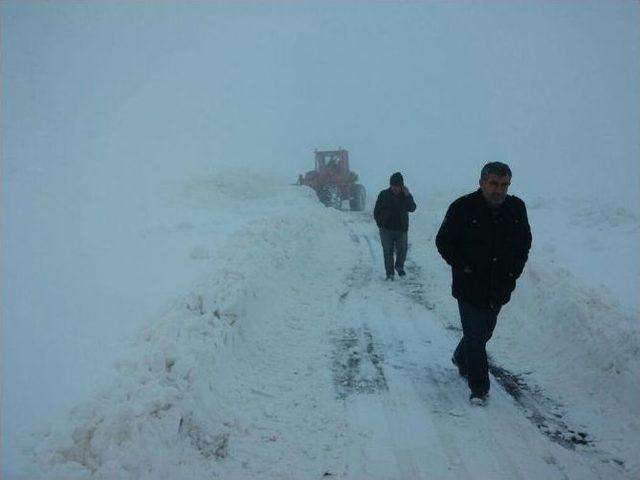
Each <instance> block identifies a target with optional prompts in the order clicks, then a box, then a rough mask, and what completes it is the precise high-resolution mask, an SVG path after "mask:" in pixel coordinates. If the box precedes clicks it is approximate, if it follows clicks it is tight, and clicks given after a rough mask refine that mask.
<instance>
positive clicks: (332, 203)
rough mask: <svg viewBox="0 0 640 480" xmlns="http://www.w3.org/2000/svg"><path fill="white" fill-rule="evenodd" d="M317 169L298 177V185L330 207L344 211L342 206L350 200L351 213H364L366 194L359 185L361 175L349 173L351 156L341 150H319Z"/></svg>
mask: <svg viewBox="0 0 640 480" xmlns="http://www.w3.org/2000/svg"><path fill="white" fill-rule="evenodd" d="M314 153H315V157H316V168H315V170H310V171H308V172H307V173H305V174H304V176H303V175H302V174H301V175H300V176H299V177H298V185H307V186H309V187H311V188H313V189H314V190H315V191H316V193H317V194H318V198H319V199H320V201H321V202H322V203H323V204H325V205H326V206H327V207H334V208H337V209H340V208H342V202H343V201H344V200H349V207H350V208H351V210H355V211H361V210H364V204H365V200H366V191H365V188H364V186H363V185H361V184H359V183H356V182H357V181H358V175H357V174H356V173H355V172H352V171H351V170H349V152H347V151H346V150H344V149H342V148H340V149H339V150H331V151H323V152H319V151H318V150H316V151H315V152H314Z"/></svg>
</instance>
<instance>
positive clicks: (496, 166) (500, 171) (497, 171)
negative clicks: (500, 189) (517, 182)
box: [480, 162, 512, 180]
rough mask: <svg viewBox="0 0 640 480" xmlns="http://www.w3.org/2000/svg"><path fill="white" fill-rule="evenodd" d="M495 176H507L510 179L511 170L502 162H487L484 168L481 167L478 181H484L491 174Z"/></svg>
mask: <svg viewBox="0 0 640 480" xmlns="http://www.w3.org/2000/svg"><path fill="white" fill-rule="evenodd" d="M492 173H493V174H494V175H497V176H499V177H504V176H508V177H509V178H511V176H512V175H511V169H510V168H509V165H507V164H506V163H502V162H489V163H487V164H486V165H485V166H484V167H482V171H481V172H480V180H484V179H485V178H487V177H488V176H489V175H491V174H492Z"/></svg>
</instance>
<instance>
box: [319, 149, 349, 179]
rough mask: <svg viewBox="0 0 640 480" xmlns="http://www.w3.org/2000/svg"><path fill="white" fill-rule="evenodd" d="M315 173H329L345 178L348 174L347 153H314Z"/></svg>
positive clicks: (336, 151) (342, 151) (343, 151)
mask: <svg viewBox="0 0 640 480" xmlns="http://www.w3.org/2000/svg"><path fill="white" fill-rule="evenodd" d="M315 153H316V172H318V173H321V172H325V171H330V172H331V173H334V174H337V175H340V176H345V175H347V174H348V173H349V152H347V151H346V150H332V151H325V152H318V151H316V152H315Z"/></svg>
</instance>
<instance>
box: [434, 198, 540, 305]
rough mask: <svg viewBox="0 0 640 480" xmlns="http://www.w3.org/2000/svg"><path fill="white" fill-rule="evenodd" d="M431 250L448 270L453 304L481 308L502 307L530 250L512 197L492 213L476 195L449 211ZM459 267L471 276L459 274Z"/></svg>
mask: <svg viewBox="0 0 640 480" xmlns="http://www.w3.org/2000/svg"><path fill="white" fill-rule="evenodd" d="M436 246H437V247H438V251H439V252H440V255H442V257H443V258H444V259H445V260H446V262H447V263H448V264H449V265H451V267H452V276H453V284H452V294H453V296H454V297H455V298H457V299H459V300H463V301H466V302H468V303H471V304H472V305H475V306H477V307H481V308H490V307H497V306H499V305H504V304H505V303H507V302H508V301H509V300H510V298H511V292H513V290H514V289H515V286H516V280H517V279H518V277H519V276H520V274H521V273H522V270H523V269H524V265H525V263H526V262H527V258H528V256H529V249H530V248H531V229H530V227H529V220H528V219H527V208H526V206H525V204H524V202H523V201H522V200H520V199H519V198H518V197H515V196H512V195H507V197H506V199H505V200H504V202H503V203H502V205H501V206H500V207H499V208H497V209H496V210H493V209H492V208H491V207H490V206H489V204H488V203H487V201H486V200H485V199H484V197H483V196H482V190H480V189H478V190H477V191H476V192H474V193H471V194H469V195H465V196H464V197H460V198H459V199H457V200H456V201H455V202H453V203H452V204H451V205H450V206H449V210H447V215H446V217H445V219H444V222H443V223H442V226H441V227H440V230H439V231H438V235H437V236H436ZM465 267H468V268H470V269H471V273H465V272H464V270H465Z"/></svg>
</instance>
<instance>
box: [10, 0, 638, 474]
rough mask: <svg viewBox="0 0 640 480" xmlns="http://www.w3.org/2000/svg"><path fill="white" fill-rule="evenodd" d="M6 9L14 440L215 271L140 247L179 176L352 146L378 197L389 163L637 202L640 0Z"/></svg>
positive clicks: (439, 181) (540, 191)
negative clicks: (510, 175) (492, 164)
mask: <svg viewBox="0 0 640 480" xmlns="http://www.w3.org/2000/svg"><path fill="white" fill-rule="evenodd" d="M0 9H1V10H0V11H1V15H2V16H1V22H2V23H1V25H0V27H1V28H0V31H1V38H0V40H1V43H0V47H1V58H0V62H1V75H2V78H1V86H0V87H1V89H2V90H1V97H2V104H1V108H2V111H1V124H0V128H1V134H2V144H1V148H2V150H1V161H2V164H1V168H2V258H1V266H2V278H1V280H2V322H3V325H2V334H3V339H2V342H3V344H2V351H3V354H2V355H3V373H2V377H3V412H2V413H3V418H2V429H3V433H2V435H3V438H2V441H3V444H4V445H7V444H8V442H9V440H10V435H11V434H15V433H16V432H17V431H18V429H25V430H28V429H29V428H32V427H33V426H34V425H37V424H39V423H40V422H42V421H44V420H45V419H48V418H49V417H50V416H51V415H52V414H53V413H52V412H58V411H60V410H61V409H62V408H63V406H65V405H69V404H72V403H74V402H76V401H77V400H78V399H80V398H83V397H84V396H85V395H86V394H87V393H88V392H89V391H91V390H93V388H94V386H95V385H97V384H102V383H104V381H105V377H106V376H107V375H109V374H110V373H109V372H110V367H109V365H110V363H111V362H112V361H113V360H114V358H115V357H116V356H117V354H118V353H119V352H120V351H121V349H122V346H121V345H122V343H124V342H126V341H128V340H130V339H131V338H132V337H133V335H134V333H135V332H136V331H137V329H138V328H139V326H140V325H141V324H142V322H143V321H144V320H145V319H148V318H150V317H153V316H154V315H156V314H157V313H158V312H160V311H162V310H163V309H164V308H166V306H167V305H168V304H170V303H171V302H172V301H173V300H174V299H175V297H176V296H177V295H179V294H180V293H184V291H185V290H187V289H188V288H189V286H190V285H191V284H192V282H193V281H194V278H198V277H201V276H204V275H206V273H207V270H206V268H205V267H206V266H204V267H203V266H200V267H197V268H196V267H185V266H184V265H183V264H182V263H180V262H179V261H178V260H176V259H175V258H174V257H173V256H172V255H173V254H174V252H175V251H176V248H177V247H176V245H174V244H172V243H171V242H166V243H163V244H162V245H160V246H158V245H156V247H155V248H154V249H153V251H149V250H147V248H146V246H145V244H144V243H142V242H140V241H138V240H137V239H136V238H137V237H136V235H138V233H139V230H140V228H141V227H144V228H148V227H149V219H158V218H161V217H162V218H165V219H166V218H167V217H170V216H171V214H172V212H175V211H176V209H175V208H174V207H175V205H174V201H175V200H174V199H175V196H174V195H173V194H172V191H173V189H175V188H180V185H183V184H184V182H187V181H190V180H189V179H197V178H203V177H206V176H207V175H209V174H210V173H212V172H213V173H216V172H221V171H227V170H228V169H230V168H235V169H246V171H247V172H251V173H252V174H254V173H259V174H263V173H268V174H271V175H272V176H273V177H274V178H276V179H277V181H279V182H281V183H287V182H294V181H295V180H296V179H297V175H298V174H299V173H301V172H304V171H306V170H308V169H310V168H311V167H312V164H313V150H314V149H315V148H320V149H325V148H326V149H329V148H336V147H338V146H342V147H345V148H347V149H348V150H349V152H350V155H351V163H352V168H353V169H354V170H355V171H357V172H358V173H359V174H360V177H361V180H362V182H363V183H364V184H365V185H366V186H367V189H368V192H369V195H370V197H371V196H372V195H375V193H376V192H377V190H379V189H381V188H383V187H384V186H385V185H386V184H387V182H388V178H389V175H390V174H391V173H392V172H394V171H396V170H400V171H402V172H403V174H404V175H405V179H406V182H407V185H408V186H409V187H410V188H411V189H412V191H413V192H414V193H415V194H416V196H417V197H420V198H428V196H429V195H431V194H435V193H438V192H446V193H449V192H451V191H459V192H465V191H469V190H471V189H473V188H475V186H476V184H477V178H478V173H479V169H480V168H481V166H482V165H483V164H484V163H485V162H487V161H493V160H499V161H504V162H506V163H508V164H509V165H510V166H511V167H512V170H513V172H514V179H513V192H514V193H516V194H518V195H520V196H522V197H523V198H524V199H525V200H527V201H529V200H533V199H544V200H545V201H549V200H550V201H551V202H553V201H556V200H558V201H563V202H565V203H564V205H566V202H575V203H581V202H583V201H584V200H585V199H586V198H587V197H592V198H591V199H590V202H594V203H600V204H602V205H604V206H607V208H609V207H610V208H611V209H616V208H618V207H625V208H627V209H629V210H630V211H632V212H634V213H635V214H636V215H637V212H638V207H637V206H638V204H639V200H640V198H639V191H640V188H639V185H638V181H639V175H640V173H639V163H640V162H639V161H638V159H639V158H640V142H639V129H640V119H639V115H640V112H639V109H638V105H640V98H639V95H638V92H639V89H638V85H640V66H639V60H638V59H639V58H640V55H639V53H640V52H639V51H638V50H639V45H640V33H639V32H640V28H639V27H638V24H639V23H638V19H639V15H638V4H637V2H631V1H607V2H601V1H595V2H583V1H580V2H538V1H535V2H534V1H530V2H521V1H517V2H506V1H505V2H498V1H491V2H464V1H461V2H364V1H362V2H338V1H330V2H311V1H307V2H298V3H294V2H275V1H273V2H222V1H220V2H178V1H173V2H133V1H131V2H123V1H118V2H82V1H68V2H67V1H65V2H44V1H34V2H19V1H5V2H2V4H0ZM237 188H239V189H242V188H243V186H242V185H238V186H237ZM589 204H591V203H589ZM545 205H546V208H549V204H548V203H546V204H545ZM176 215H177V214H176ZM206 215H207V212H205V211H203V212H202V218H206ZM250 215H251V212H247V216H250ZM176 218H177V217H176ZM554 221H555V220H554ZM229 224H230V227H229V228H231V226H232V225H233V219H229ZM556 224H557V225H560V226H561V225H563V219H558V220H557V222H556ZM226 233H227V232H226V231H222V232H220V231H217V232H216V231H212V232H211V235H212V236H215V235H223V234H226ZM556 233H557V232H556ZM123 252H124V255H123ZM636 268H637V267H636ZM632 278H636V279H637V274H636V275H635V277H632ZM114 279H118V280H117V281H114ZM150 280H152V281H150ZM626 298H628V295H627V296H626ZM634 306H635V308H637V303H636V304H635V305H634ZM39 332H42V334H40V335H39V334H38V333H39ZM96 338H99V339H100V340H101V341H99V342H96ZM69 349H73V351H74V352H75V353H76V354H75V356H74V355H71V354H70V353H69ZM18 406H20V408H18ZM19 433H20V434H23V433H25V432H23V431H21V432H19ZM10 453H11V455H13V454H14V453H15V452H13V451H11V452H10ZM11 458H13V457H11ZM5 460H6V459H5V452H4V450H3V462H4V461H5Z"/></svg>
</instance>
